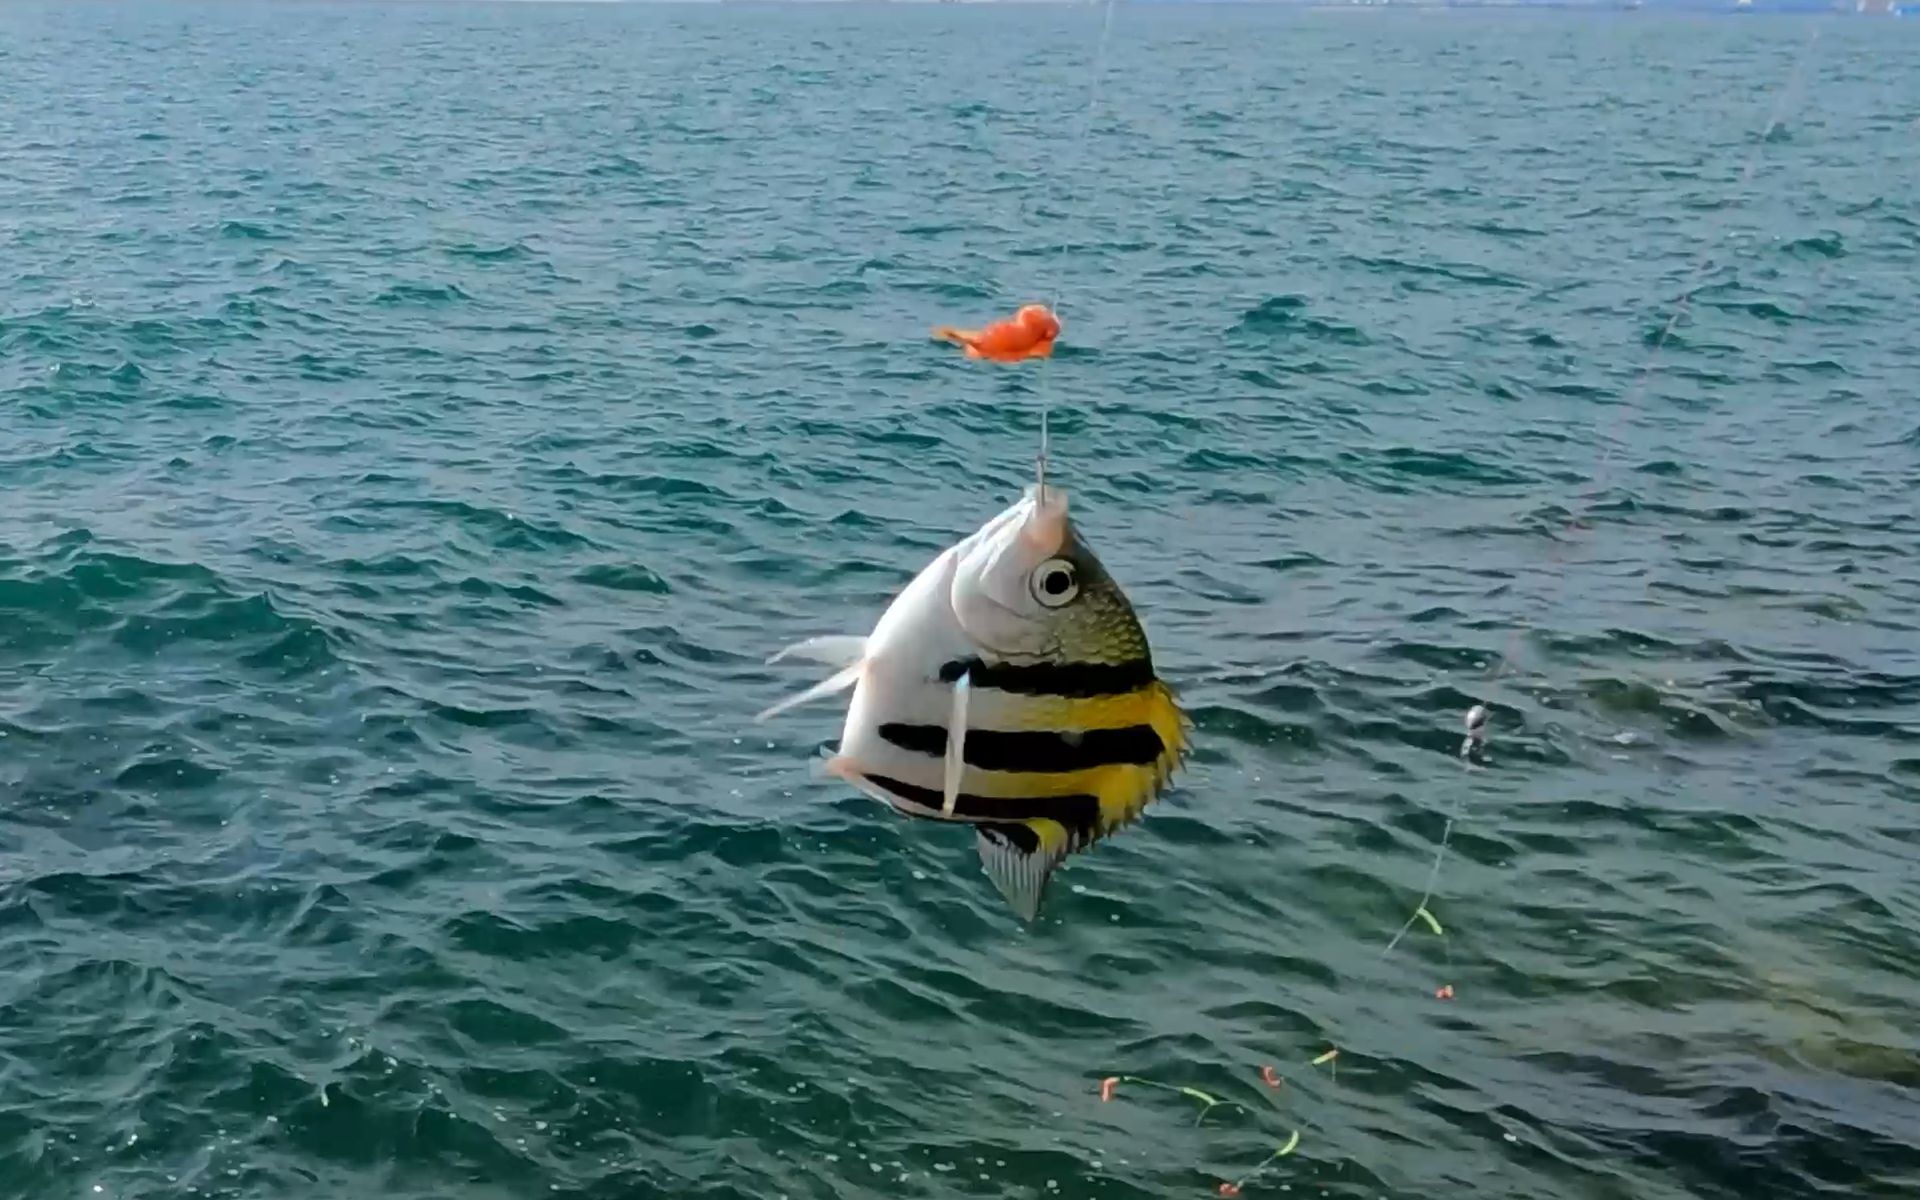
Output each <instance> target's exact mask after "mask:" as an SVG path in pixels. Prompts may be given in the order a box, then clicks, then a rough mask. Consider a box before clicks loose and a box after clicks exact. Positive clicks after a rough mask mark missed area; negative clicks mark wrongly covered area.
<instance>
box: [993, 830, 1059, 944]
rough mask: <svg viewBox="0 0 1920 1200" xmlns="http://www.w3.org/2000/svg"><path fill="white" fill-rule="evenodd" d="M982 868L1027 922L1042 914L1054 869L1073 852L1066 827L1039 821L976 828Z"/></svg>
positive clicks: (1014, 909)
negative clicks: (1042, 902) (1041, 903)
mask: <svg viewBox="0 0 1920 1200" xmlns="http://www.w3.org/2000/svg"><path fill="white" fill-rule="evenodd" d="M974 828H975V837H976V840H977V841H978V843H979V848H980V865H981V867H983V868H984V869H985V870H986V872H987V878H989V879H991V880H993V885H994V886H995V887H997V888H999V889H1000V894H1001V895H1002V896H1004V897H1006V901H1007V903H1008V904H1009V905H1011V906H1012V907H1013V911H1014V912H1015V913H1016V914H1018V915H1019V917H1020V919H1021V920H1023V921H1031V920H1033V919H1034V918H1035V917H1036V916H1038V915H1039V914H1040V900H1041V898H1042V897H1043V896H1044V895H1045V894H1046V891H1047V881H1048V880H1049V879H1051V878H1053V872H1054V868H1056V867H1058V866H1059V865H1060V863H1061V861H1062V860H1063V859H1065V858H1066V857H1067V855H1068V854H1070V853H1071V852H1072V849H1073V847H1072V843H1071V841H1070V840H1069V839H1068V837H1067V830H1066V827H1065V826H1063V825H1061V824H1060V822H1058V821H1052V820H1047V819H1046V818H1035V819H1034V820H1031V821H1015V822H1007V823H1004V824H1002V823H994V824H987V825H978V826H975V827H974Z"/></svg>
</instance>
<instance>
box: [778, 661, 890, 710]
mask: <svg viewBox="0 0 1920 1200" xmlns="http://www.w3.org/2000/svg"><path fill="white" fill-rule="evenodd" d="M865 665H866V664H865V663H864V662H857V663H854V664H853V665H852V666H850V667H846V668H844V669H842V670H840V671H836V672H835V673H834V674H833V675H831V676H829V677H828V678H826V679H823V680H821V681H820V682H819V683H816V684H814V685H813V686H812V687H810V688H808V689H807V690H806V691H804V692H801V693H799V694H798V695H794V696H788V697H787V698H786V699H785V700H782V701H780V703H778V704H775V705H773V706H772V707H771V708H764V709H762V710H760V712H758V713H756V714H755V715H754V718H753V719H754V720H755V721H764V720H766V719H767V718H768V717H772V716H776V715H778V714H780V713H783V712H785V711H787V710H788V709H790V708H797V707H799V706H800V705H802V704H805V703H806V702H807V701H809V700H818V699H820V697H822V696H831V695H833V694H834V693H835V692H844V691H846V690H847V689H848V688H850V687H852V686H853V685H854V684H856V683H858V682H860V670H861V668H862V667H864V666H865Z"/></svg>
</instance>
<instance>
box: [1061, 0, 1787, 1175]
mask: <svg viewBox="0 0 1920 1200" xmlns="http://www.w3.org/2000/svg"><path fill="white" fill-rule="evenodd" d="M1096 2H1099V3H1101V7H1102V9H1103V13H1102V17H1101V22H1100V36H1099V42H1098V45H1097V48H1096V50H1095V53H1094V56H1093V59H1092V76H1091V79H1090V81H1089V84H1088V101H1087V105H1086V108H1085V109H1084V111H1083V113H1082V120H1081V126H1080V131H1079V134H1078V136H1077V137H1076V139H1075V142H1074V147H1075V149H1074V159H1075V163H1074V167H1073V171H1074V172H1077V171H1078V170H1079V169H1080V167H1081V166H1082V165H1083V164H1084V160H1085V156H1086V153H1087V143H1088V139H1089V137H1090V135H1091V132H1092V129H1093V123H1094V117H1095V114H1096V112H1097V111H1098V108H1099V103H1100V90H1101V85H1102V83H1103V80H1104V77H1105V74H1106V62H1107V51H1108V45H1109V43H1110V41H1111V38H1112V34H1113V27H1114V11H1115V9H1116V8H1117V6H1118V0H1096ZM1823 24H1824V23H1823V22H1822V21H1815V22H1814V23H1813V24H1812V26H1811V28H1810V32H1809V35H1808V37H1807V40H1806V42H1805V43H1804V44H1803V45H1802V46H1801V47H1800V49H1799V52H1798V54H1797V55H1796V56H1795V59H1794V62H1793V68H1792V72H1791V74H1790V76H1789V78H1788V81H1787V83H1786V85H1785V86H1784V87H1782V88H1780V89H1779V90H1778V91H1777V93H1776V96H1775V102H1774V105H1773V107H1772V111H1771V112H1770V113H1769V115H1768V117H1767V121H1766V123H1765V124H1764V125H1763V126H1762V127H1761V129H1760V133H1759V135H1758V136H1757V137H1756V138H1754V140H1753V145H1752V147H1751V149H1750V150H1749V152H1748V155H1747V158H1746V162H1745V165H1744V167H1743V168H1742V170H1741V174H1740V184H1739V188H1740V190H1741V191H1743V192H1744V190H1745V189H1746V187H1747V186H1748V185H1749V184H1751V182H1752V180H1753V176H1754V172H1755V171H1756V170H1757V168H1758V166H1759V163H1760V158H1761V155H1762V153H1763V151H1764V149H1765V147H1766V145H1767V143H1768V141H1769V140H1770V138H1771V136H1772V134H1773V133H1774V131H1775V130H1776V129H1778V128H1780V126H1781V121H1782V120H1783V118H1784V117H1785V114H1786V111H1787V108H1788V106H1789V105H1790V104H1791V103H1792V101H1793V97H1794V96H1795V95H1796V94H1797V92H1798V90H1799V87H1800V84H1801V80H1802V77H1803V75H1804V72H1805V70H1806V67H1807V64H1808V62H1809V60H1810V59H1811V57H1812V52H1813V50H1814V47H1815V46H1816V45H1817V44H1818V42H1819V39H1820V33H1821V29H1822V28H1823ZM1728 207H1729V208H1731V207H1732V206H1728ZM1725 220H1726V217H1725V215H1724V214H1723V215H1722V217H1721V219H1720V221H1719V222H1717V223H1716V224H1715V226H1714V229H1713V233H1712V235H1711V236H1710V238H1709V239H1708V242H1707V245H1706V247H1705V248H1703V250H1702V251H1701V254H1700V258H1699V261H1698V263H1697V264H1696V266H1695V268H1694V270H1693V273H1692V274H1691V276H1690V277H1689V278H1688V279H1687V281H1686V283H1685V285H1684V286H1683V287H1682V289H1681V291H1680V295H1679V297H1678V298H1677V300H1676V301H1675V303H1674V305H1673V307H1672V309H1671V311H1670V313H1669V314H1668V316H1667V319H1666V321H1665V323H1664V324H1663V325H1662V326H1661V328H1660V331H1659V333H1658V335H1657V336H1656V337H1654V339H1653V340H1652V344H1651V345H1650V346H1649V348H1648V352H1647V354H1646V357H1645V359H1644V361H1643V362H1642V363H1641V365H1640V368H1639V371H1638V372H1637V375H1636V378H1635V381H1634V383H1633V385H1632V387H1631V388H1630V390H1629V392H1628V394H1627V396H1626V398H1625V399H1624V401H1623V402H1622V403H1621V404H1619V405H1616V406H1614V410H1613V414H1612V421H1611V422H1610V424H1609V425H1608V426H1607V427H1606V428H1605V429H1604V430H1603V431H1600V432H1599V433H1598V435H1597V440H1598V441H1599V443H1600V455H1599V461H1598V463H1597V465H1596V467H1595V470H1594V473H1593V476H1592V479H1591V481H1590V483H1589V486H1588V488H1587V492H1586V494H1585V496H1584V497H1583V498H1582V499H1581V502H1580V503H1578V504H1576V505H1574V506H1573V507H1572V511H1571V512H1570V513H1569V515H1568V517H1567V519H1566V522H1565V525H1564V527H1563V528H1562V529H1561V530H1560V531H1559V533H1558V536H1556V538H1555V549H1554V554H1553V558H1552V561H1551V565H1550V570H1551V573H1552V575H1553V577H1554V579H1555V581H1556V583H1557V587H1558V590H1559V592H1560V593H1562V594H1563V593H1564V590H1565V588H1566V585H1567V573H1566V571H1565V569H1564V555H1565V553H1566V551H1567V548H1568V547H1569V546H1570V545H1571V544H1572V543H1573V542H1574V541H1576V540H1577V538H1578V535H1579V534H1580V533H1582V532H1584V531H1585V530H1586V529H1587V528H1588V527H1589V525H1590V517H1591V514H1592V512H1593V511H1594V507H1595V505H1596V504H1597V503H1598V501H1599V498H1600V497H1601V496H1602V495H1604V493H1605V490H1606V486H1607V480H1608V471H1609V470H1610V468H1611V467H1612V464H1613V457H1614V448H1615V446H1616V445H1617V443H1618V435H1619V433H1620V431H1621V426H1622V424H1623V423H1624V422H1625V421H1626V419H1627V418H1628V417H1629V416H1630V415H1631V414H1633V413H1634V412H1636V411H1637V410H1638V409H1639V408H1640V406H1641V404H1642V403H1643V402H1644V399H1645V395H1646V392H1647V388H1648V385H1649V383H1650V381H1651V378H1652V375H1653V371H1654V367H1655V364H1656V363H1657V361H1658V360H1659V357H1660V355H1661V352H1662V351H1663V350H1664V349H1665V348H1666V346H1667V343H1668V342H1669V340H1670V339H1671V338H1672V336H1673V334H1674V332H1675V331H1676V330H1677V329H1678V328H1679V326H1680V323H1681V322H1682V321H1683V320H1685V319H1686V316H1687V313H1688V311H1689V308H1690V305H1691V302H1692V300H1693V296H1694V294H1695V292H1696V291H1697V290H1698V289H1699V288H1700V286H1701V284H1702V282H1703V281H1704V280H1705V278H1706V275H1707V272H1708V271H1709V270H1710V269H1711V267H1712V263H1713V250H1714V247H1715V246H1716V245H1717V243H1718V242H1719V240H1720V235H1721V233H1722V231H1723V228H1724V223H1725ZM1071 227H1072V226H1071V222H1069V223H1068V226H1067V228H1069V229H1071ZM1067 245H1068V243H1067V235H1065V234H1063V235H1062V239H1061V242H1060V256H1061V257H1064V255H1065V253H1066V250H1067ZM1063 291H1064V286H1063V284H1062V282H1061V280H1060V277H1059V276H1058V275H1056V277H1055V284H1054V287H1053V289H1052V295H1051V300H1050V302H1049V305H1048V307H1049V310H1050V311H1051V312H1054V313H1056V314H1057V313H1058V312H1059V305H1060V299H1061V296H1062V294H1063ZM1047 370H1048V368H1047V365H1046V362H1045V361H1043V362H1042V363H1041V366H1040V379H1039V380H1038V383H1037V386H1036V390H1037V392H1038V395H1039V406H1040V447H1039V454H1038V458H1037V463H1036V466H1037V474H1038V478H1039V482H1040V487H1041V489H1042V491H1043V493H1044V488H1045V486H1046V477H1047V461H1048V452H1049V448H1050V446H1049V437H1048V429H1049V417H1050V410H1051V404H1050V398H1049V394H1048V389H1047ZM1558 599H1559V596H1556V602H1557V600H1558ZM1530 627H1531V625H1530V623H1529V622H1526V621H1520V622H1517V623H1515V624H1514V626H1513V628H1512V629H1511V630H1510V631H1509V635H1508V640H1507V643H1506V647H1505V649H1504V651H1503V652H1502V653H1501V654H1500V655H1499V656H1498V657H1497V658H1496V659H1495V660H1494V661H1493V664H1492V667H1491V670H1490V671H1489V672H1488V674H1487V676H1486V678H1485V679H1484V680H1483V681H1482V683H1481V685H1480V694H1481V698H1480V699H1478V700H1476V701H1475V702H1474V703H1473V704H1472V705H1471V706H1470V707H1469V708H1468V709H1467V710H1466V712H1465V713H1464V714H1463V715H1462V720H1461V726H1462V737H1461V741H1460V746H1459V750H1458V759H1459V761H1460V762H1461V763H1462V764H1463V765H1464V766H1465V767H1466V768H1467V769H1469V770H1476V771H1477V770H1481V769H1485V768H1487V767H1489V766H1490V765H1491V764H1492V755H1491V753H1490V743H1491V741H1492V737H1493V732H1494V711H1495V708H1496V706H1497V704H1498V701H1497V700H1496V699H1495V696H1496V693H1497V691H1498V689H1499V688H1500V687H1501V686H1502V684H1503V683H1505V682H1506V681H1507V679H1508V677H1509V676H1510V675H1511V674H1512V673H1513V671H1514V669H1515V665H1516V663H1517V662H1518V661H1519V650H1520V643H1521V640H1522V639H1523V638H1524V637H1525V635H1526V634H1527V632H1528V630H1529V628H1530ZM1464 819H1465V812H1464V810H1463V809H1462V807H1461V803H1460V801H1459V800H1458V799H1457V798H1456V800H1455V802H1454V806H1453V807H1452V809H1451V810H1450V811H1449V812H1447V813H1446V815H1445V818H1444V824H1443V826H1442V828H1441V833H1440V840H1439V842H1438V844H1437V845H1436V847H1435V850H1434V857H1433V862H1432V864H1431V866H1430V867H1429V869H1428V872H1427V878H1426V884H1425V886H1424V887H1423V889H1422V890H1421V894H1420V898H1419V900H1418V902H1417V903H1416V904H1415V905H1414V908H1413V912H1412V914H1411V915H1410V916H1408V918H1407V920H1406V922H1405V923H1404V924H1402V925H1401V926H1400V928H1399V929H1398V931H1396V932H1395V933H1394V934H1393V936H1392V937H1391V938H1390V939H1389V940H1388V941H1387V943H1386V946H1385V947H1384V948H1383V949H1382V950H1381V953H1380V957H1381V958H1382V959H1384V958H1386V957H1387V956H1388V955H1390V954H1392V953H1393V951H1394V949H1395V948H1396V947H1398V946H1399V945H1400V943H1401V941H1402V940H1403V939H1404V938H1405V937H1406V936H1407V934H1409V933H1410V932H1412V931H1414V930H1415V929H1416V928H1419V927H1421V926H1424V927H1425V928H1426V930H1427V931H1428V932H1429V933H1431V934H1433V935H1434V936H1435V937H1437V938H1439V939H1440V941H1441V943H1442V945H1443V946H1444V947H1445V948H1446V957H1447V962H1448V964H1449V967H1451V965H1452V962H1453V956H1452V947H1451V943H1450V941H1449V939H1448V937H1447V932H1446V928H1445V926H1443V925H1442V924H1441V922H1440V920H1439V919H1438V918H1437V917H1436V916H1435V915H1434V912H1433V908H1432V905H1433V899H1434V893H1435V889H1436V888H1437V887H1438V886H1439V883H1440V876H1441V871H1442V867H1443V866H1444V864H1445V862H1446V858H1447V852H1448V848H1449V845H1450V843H1451V841H1452V837H1453V832H1454V829H1455V827H1456V826H1457V825H1458V824H1459V823H1460V822H1461V821H1463V820H1464ZM1432 994H1433V996H1434V998H1435V999H1436V1000H1439V1001H1450V1000H1452V999H1454V996H1455V991H1454V985H1453V983H1452V982H1450V981H1443V982H1441V983H1439V984H1438V985H1437V986H1434V987H1433V991H1432ZM1339 1056H1340V1051H1339V1050H1338V1049H1337V1048H1335V1049H1327V1050H1325V1051H1323V1052H1322V1053H1320V1054H1319V1055H1317V1056H1316V1057H1314V1058H1312V1059H1311V1060H1310V1065H1311V1066H1312V1067H1313V1068H1314V1069H1315V1070H1316V1071H1317V1070H1318V1069H1320V1068H1323V1067H1324V1068H1326V1069H1327V1072H1328V1075H1329V1077H1330V1078H1332V1077H1336V1073H1337V1069H1338V1060H1339ZM1259 1078H1260V1081H1261V1083H1262V1084H1264V1085H1265V1087H1266V1089H1267V1092H1266V1094H1267V1095H1268V1096H1269V1098H1270V1099H1272V1100H1273V1101H1274V1111H1276V1112H1277V1111H1279V1109H1280V1106H1279V1104H1278V1099H1277V1098H1278V1096H1279V1095H1280V1094H1281V1093H1282V1092H1283V1089H1284V1080H1283V1078H1282V1077H1281V1075H1280V1073H1279V1072H1278V1071H1277V1070H1276V1069H1275V1068H1274V1067H1273V1066H1272V1065H1270V1064H1269V1065H1263V1066H1261V1067H1260V1069H1259ZM1123 1086H1124V1087H1144V1088H1146V1089H1149V1090H1155V1091H1167V1092H1172V1093H1175V1094H1178V1095H1181V1096H1184V1097H1186V1098H1187V1099H1189V1100H1191V1101H1193V1102H1195V1103H1197V1104H1198V1105H1199V1106H1200V1107H1199V1110H1198V1113H1197V1115H1196V1117H1195V1120H1194V1123H1195V1125H1199V1124H1200V1123H1202V1122H1204V1121H1205V1120H1206V1119H1207V1118H1208V1116H1209V1115H1211V1114H1213V1113H1215V1112H1216V1111H1220V1112H1239V1113H1241V1114H1245V1115H1248V1116H1253V1117H1255V1118H1256V1119H1257V1116H1256V1114H1255V1110H1253V1109H1252V1108H1249V1107H1248V1106H1247V1105H1245V1104H1242V1103H1240V1102H1239V1101H1236V1100H1229V1099H1224V1098H1222V1097H1219V1096H1215V1095H1213V1094H1211V1093H1208V1092H1205V1091H1202V1090H1200V1089H1199V1088H1195V1087H1191V1086H1187V1085H1182V1084H1177V1083H1169V1082H1166V1081H1162V1080H1154V1079H1147V1078H1144V1077H1140V1076H1135V1075H1125V1074H1121V1075H1109V1076H1106V1077H1104V1078H1102V1079H1101V1080H1100V1083H1099V1095H1100V1100H1101V1101H1102V1102H1103V1103H1108V1102H1112V1101H1113V1100H1114V1099H1115V1097H1116V1095H1117V1094H1118V1093H1119V1092H1120V1090H1121V1089H1122V1087H1123ZM1300 1141H1301V1134H1300V1130H1299V1128H1298V1127H1293V1128H1291V1129H1290V1131H1289V1133H1288V1135H1287V1136H1286V1137H1285V1138H1284V1140H1281V1141H1279V1142H1278V1144H1277V1146H1276V1148H1274V1149H1273V1150H1271V1151H1270V1152H1269V1153H1268V1154H1267V1155H1266V1156H1265V1157H1264V1158H1262V1159H1260V1160H1258V1161H1257V1162H1256V1163H1255V1165H1254V1166H1252V1167H1251V1168H1250V1169H1249V1170H1247V1171H1245V1172H1244V1173H1242V1174H1241V1175H1240V1176H1239V1177H1237V1178H1234V1179H1221V1180H1219V1181H1218V1182H1217V1184H1216V1188H1215V1190H1216V1191H1217V1193H1218V1194H1219V1195H1221V1196H1223V1197H1236V1196H1239V1195H1241V1193H1242V1191H1243V1190H1244V1189H1245V1188H1246V1187H1248V1186H1250V1185H1252V1184H1253V1183H1255V1182H1257V1181H1259V1180H1261V1179H1263V1178H1265V1177H1266V1176H1268V1175H1269V1174H1271V1173H1274V1172H1275V1171H1277V1170H1278V1169H1279V1167H1280V1165H1281V1163H1282V1162H1283V1160H1285V1159H1287V1158H1289V1157H1290V1156H1292V1155H1293V1154H1294V1152H1295V1151H1296V1150H1297V1149H1298V1147H1299V1145H1300Z"/></svg>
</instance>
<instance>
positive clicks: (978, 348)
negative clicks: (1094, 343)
mask: <svg viewBox="0 0 1920 1200" xmlns="http://www.w3.org/2000/svg"><path fill="white" fill-rule="evenodd" d="M933 336H934V337H936V338H938V339H940V340H941V341H944V342H952V343H953V344H954V345H956V346H965V347H966V349H967V357H968V358H985V359H991V360H992V361H994V362H1020V361H1021V360H1023V359H1028V358H1046V357H1047V356H1048V355H1050V354H1052V353H1053V340H1054V339H1055V338H1057V337H1059V336H1060V318H1058V317H1056V316H1054V315H1053V312H1052V310H1050V309H1049V308H1048V307H1047V306H1046V305H1044V304H1029V305H1027V306H1026V307H1025V308H1022V309H1021V310H1020V311H1019V312H1016V313H1014V314H1013V316H1011V317H1008V318H1007V319H1006V320H1004V321H995V322H994V323H993V324H991V325H989V326H987V327H986V328H985V329H955V328H954V327H953V326H951V325H939V326H935V328H934V331H933Z"/></svg>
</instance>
